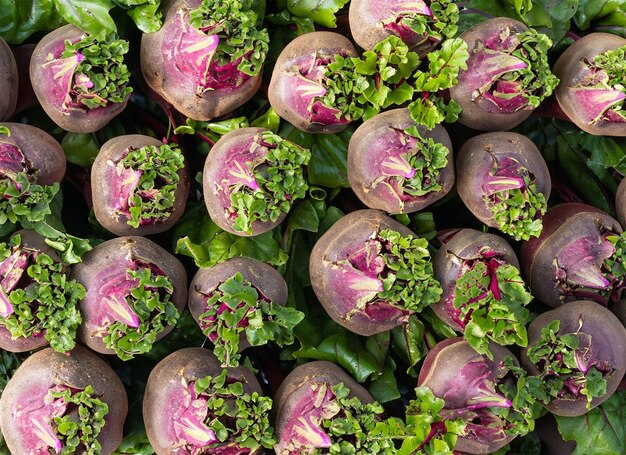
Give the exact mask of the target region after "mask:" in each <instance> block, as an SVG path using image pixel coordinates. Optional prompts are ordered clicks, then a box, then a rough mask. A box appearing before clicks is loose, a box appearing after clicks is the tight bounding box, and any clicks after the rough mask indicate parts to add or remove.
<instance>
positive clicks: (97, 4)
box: [54, 0, 117, 38]
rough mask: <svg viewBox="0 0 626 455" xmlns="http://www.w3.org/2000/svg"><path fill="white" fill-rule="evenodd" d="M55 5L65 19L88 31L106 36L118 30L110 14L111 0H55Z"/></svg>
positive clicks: (102, 36)
mask: <svg viewBox="0 0 626 455" xmlns="http://www.w3.org/2000/svg"><path fill="white" fill-rule="evenodd" d="M54 5H55V7H56V10H57V12H58V13H59V15H60V16H61V17H62V18H63V20H64V21H66V22H67V23H69V24H73V25H75V26H76V27H78V28H80V29H81V30H83V31H85V32H86V33H89V34H91V35H98V36H100V37H101V38H104V37H105V36H107V35H110V34H111V33H116V32H117V27H116V26H115V22H114V21H113V19H112V18H111V16H110V14H109V10H110V9H111V8H112V7H113V2H112V1H111V0H54Z"/></svg>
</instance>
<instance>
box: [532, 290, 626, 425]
mask: <svg viewBox="0 0 626 455" xmlns="http://www.w3.org/2000/svg"><path fill="white" fill-rule="evenodd" d="M555 323H557V324H558V325H555ZM528 336H529V343H528V347H527V348H524V349H523V350H522V356H521V360H522V364H523V365H524V367H525V368H526V369H527V370H528V372H529V373H530V374H532V375H535V376H539V377H540V378H541V380H542V383H543V384H544V385H545V386H546V387H548V389H549V390H551V391H552V392H553V395H555V396H554V397H553V398H552V397H551V398H552V399H551V401H550V402H549V403H548V404H546V408H547V409H548V410H549V411H550V412H551V413H553V414H555V415H559V416H580V415H583V414H585V413H586V412H588V411H589V410H590V409H593V408H595V407H596V406H598V405H600V404H601V403H602V402H604V401H605V400H607V399H609V398H610V397H611V395H613V393H614V392H615V390H616V389H617V386H618V385H619V383H620V381H621V380H622V378H623V377H624V373H626V329H625V328H624V326H623V325H622V324H621V322H620V321H619V319H618V318H617V317H616V316H614V315H613V314H612V313H611V312H610V311H609V310H608V309H606V308H605V307H603V306H602V305H599V304H598V303H596V302H593V301H590V300H580V301H576V302H570V303H567V304H565V305H562V306H560V307H558V308H557V309H555V310H552V311H548V312H546V313H543V314H541V315H539V316H538V317H537V318H536V319H535V320H533V322H532V323H531V324H530V326H529V327H528ZM551 395H552V394H551Z"/></svg>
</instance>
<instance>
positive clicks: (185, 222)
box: [173, 202, 288, 267]
mask: <svg viewBox="0 0 626 455" xmlns="http://www.w3.org/2000/svg"><path fill="white" fill-rule="evenodd" d="M173 238H174V239H175V241H176V246H175V252H176V253H177V254H183V255H185V256H189V257H191V258H193V260H194V262H195V263H196V265H197V266H198V267H211V266H213V265H215V264H217V263H218V262H221V261H224V260H226V259H230V258H232V257H238V256H247V257H251V258H254V259H258V260H259V261H262V262H267V263H268V264H271V265H273V266H275V267H280V266H283V265H285V263H286V262H287V257H288V256H287V253H286V252H285V251H284V250H283V249H282V248H281V246H280V245H281V235H280V231H279V229H278V228H277V229H274V230H272V231H269V232H265V233H263V234H261V235H257V236H254V237H241V236H238V235H234V234H231V233H229V232H226V231H224V230H222V229H221V228H219V227H218V226H217V225H216V224H215V223H214V222H213V221H212V220H211V218H209V214H208V213H207V211H206V207H205V205H204V203H202V202H195V203H194V202H191V203H189V204H188V206H187V210H186V211H185V214H184V215H183V217H182V218H181V219H180V221H179V222H178V223H177V224H176V226H175V228H174V232H173Z"/></svg>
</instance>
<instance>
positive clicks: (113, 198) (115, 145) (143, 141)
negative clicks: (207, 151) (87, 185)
mask: <svg viewBox="0 0 626 455" xmlns="http://www.w3.org/2000/svg"><path fill="white" fill-rule="evenodd" d="M149 145H154V146H156V147H158V146H160V145H163V143H162V142H161V141H159V140H158V139H155V138H153V137H150V136H143V135H140V134H130V135H126V136H118V137H115V138H113V139H110V140H108V141H107V142H105V143H104V145H103V146H102V147H101V148H100V152H99V153H98V155H97V156H96V159H95V161H94V163H93V166H92V167H91V187H92V197H93V211H94V214H95V215H96V219H97V220H98V222H99V223H100V224H101V225H102V226H103V227H104V228H105V229H107V230H109V231H111V232H113V233H114V234H115V235H119V236H124V235H151V234H158V233H160V232H164V231H167V230H168V229H169V228H171V227H172V226H174V224H176V222H177V221H178V220H179V219H180V217H181V216H182V215H183V212H184V211H185V205H186V203H187V196H188V195H189V172H188V170H187V166H186V165H185V166H184V167H183V168H182V169H180V170H179V171H178V176H179V178H180V180H179V181H178V185H177V187H176V191H175V192H174V198H175V202H174V206H173V207H172V211H171V212H170V216H169V217H168V218H164V219H162V220H158V221H154V222H152V223H149V224H145V225H140V226H139V227H136V228H135V227H133V226H131V225H130V224H128V218H127V217H126V216H125V215H123V214H118V213H117V208H116V207H115V203H116V202H117V199H119V196H118V193H119V187H118V186H114V185H112V184H111V182H112V181H114V177H115V176H116V172H115V163H117V162H118V161H120V160H122V159H123V158H124V155H125V153H126V152H127V151H128V150H129V148H131V147H132V148H134V149H138V148H141V147H145V146H149Z"/></svg>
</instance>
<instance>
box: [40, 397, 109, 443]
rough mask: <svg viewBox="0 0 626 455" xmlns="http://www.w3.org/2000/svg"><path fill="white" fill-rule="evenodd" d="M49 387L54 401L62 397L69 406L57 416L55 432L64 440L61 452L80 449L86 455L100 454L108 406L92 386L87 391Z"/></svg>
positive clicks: (60, 439)
mask: <svg viewBox="0 0 626 455" xmlns="http://www.w3.org/2000/svg"><path fill="white" fill-rule="evenodd" d="M59 388H60V387H57V388H55V389H50V391H49V392H48V393H49V395H50V397H51V398H52V399H53V400H62V401H63V403H65V405H66V406H67V409H66V411H65V414H64V415H63V416H60V417H54V419H53V421H54V427H55V433H56V435H57V437H58V438H59V441H60V442H61V445H62V447H61V451H60V452H57V453H59V454H61V455H69V454H73V453H76V452H77V451H80V453H84V454H87V455H98V454H100V453H101V450H102V446H101V445H100V442H99V441H98V439H97V438H98V436H99V435H100V433H101V431H102V428H104V425H105V424H106V421H105V420H104V418H105V416H106V415H107V414H108V412H109V407H108V405H107V404H106V403H104V402H103V401H102V400H101V399H100V398H99V396H98V395H97V394H96V393H95V392H94V390H93V387H92V386H90V385H89V386H87V387H85V389H84V390H74V389H70V388H69V387H62V388H61V390H57V389H59Z"/></svg>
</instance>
